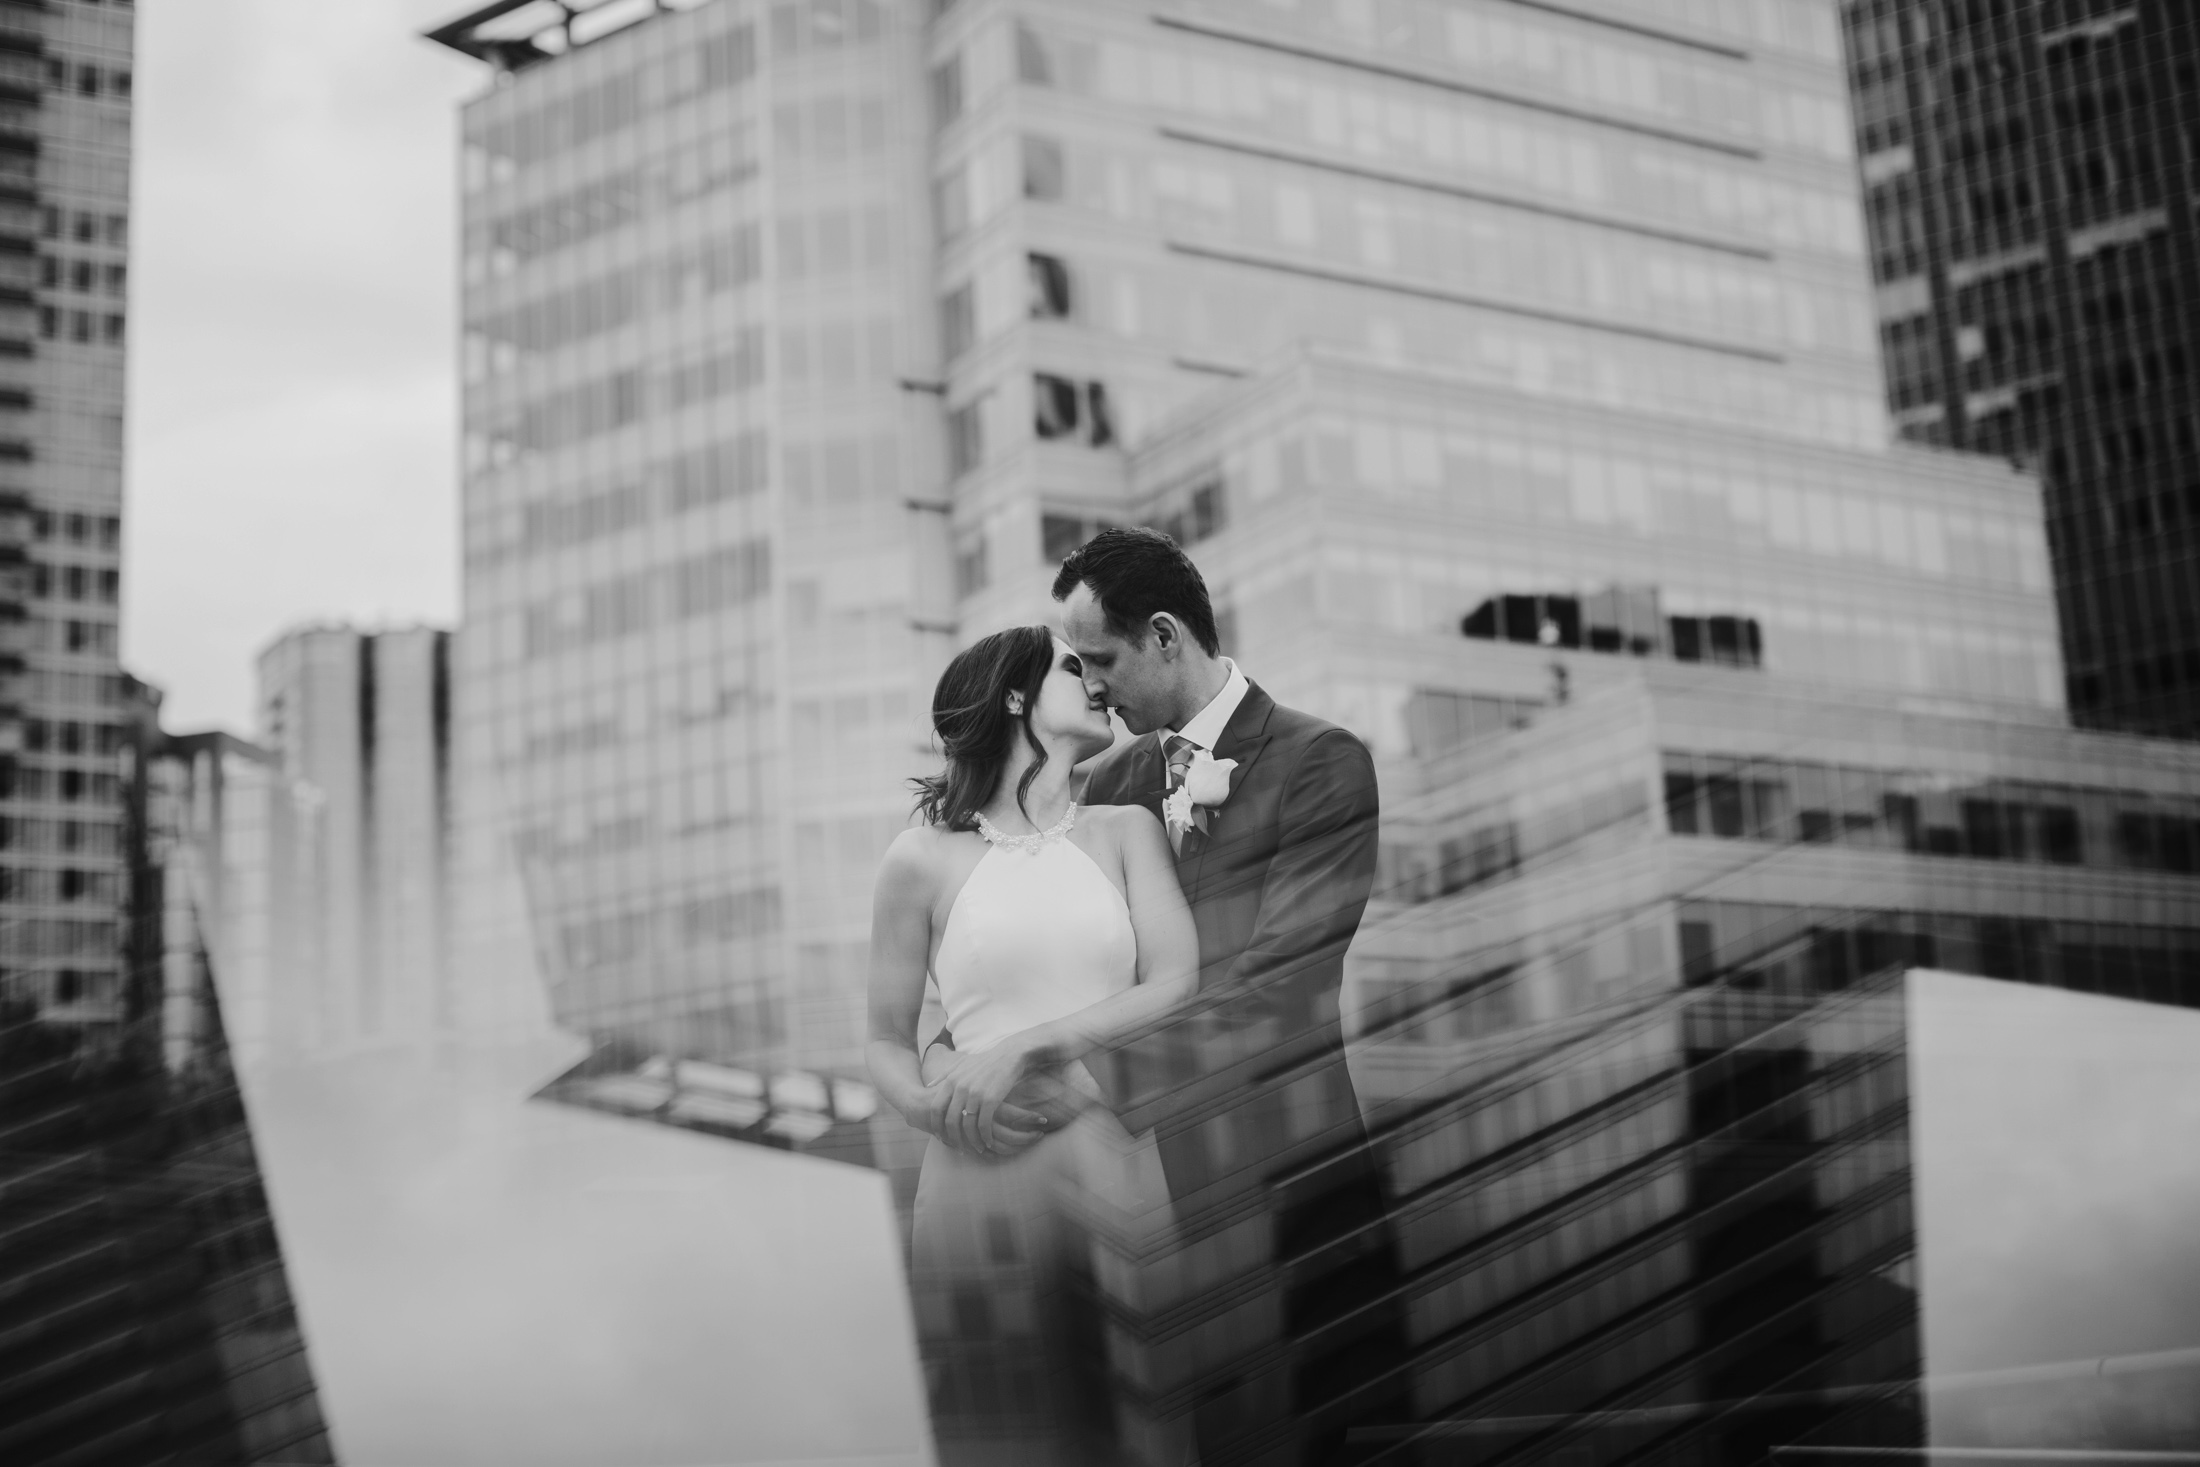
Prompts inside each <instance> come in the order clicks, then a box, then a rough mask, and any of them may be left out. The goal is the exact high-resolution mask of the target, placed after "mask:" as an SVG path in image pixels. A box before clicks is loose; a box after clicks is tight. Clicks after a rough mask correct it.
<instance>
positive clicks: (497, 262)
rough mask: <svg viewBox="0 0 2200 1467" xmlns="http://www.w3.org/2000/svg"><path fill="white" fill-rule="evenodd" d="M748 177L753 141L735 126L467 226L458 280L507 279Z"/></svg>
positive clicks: (752, 161) (744, 129)
mask: <svg viewBox="0 0 2200 1467" xmlns="http://www.w3.org/2000/svg"><path fill="white" fill-rule="evenodd" d="M755 175H756V150H755V138H754V134H753V133H752V132H751V131H750V129H749V128H747V127H746V126H744V125H742V124H740V123H735V124H733V125H731V126H728V127H726V128H723V129H720V130H717V131H714V132H713V133H711V135H710V136H708V137H705V138H701V139H698V140H696V141H694V142H691V143H685V144H682V145H681V146H679V147H676V148H672V149H670V150H668V151H667V152H665V153H664V154H663V155H662V156H660V157H657V158H654V159H651V160H649V161H646V162H643V163H638V164H635V165H633V166H632V167H628V168H624V169H620V170H619V171H617V172H614V173H609V174H606V175H604V176H603V177H601V178H596V179H592V180H590V181H589V182H587V183H585V184H582V185H580V186H579V187H577V188H572V189H568V190H566V191H565V192H563V193H559V194H553V195H551V196H550V197H549V198H547V199H544V200H542V201H541V202H539V203H535V204H530V205H528V206H526V207H525V208H521V209H516V210H514V211H513V212H512V213H509V214H505V215H500V216H498V217H495V218H492V219H488V220H485V221H477V222H472V223H469V224H468V226H467V228H466V250H465V256H464V260H463V263H462V269H463V274H464V278H465V281H466V283H467V284H469V285H478V284H480V283H481V282H482V281H484V280H487V279H491V278H495V277H502V276H505V275H509V274H510V273H512V271H514V270H516V269H518V268H519V267H520V266H521V265H524V264H526V263H527V262H528V261H530V260H533V259H535V258H537V257H538V256H542V255H547V254H552V253H554V252H556V251H558V250H562V249H567V248H570V247H572V246H574V245H579V244H584V243H586V242H587V241H589V240H591V239H595V238H597V237H599V236H601V235H605V234H610V233H612V232H614V231H616V230H620V229H624V228H626V227H627V226H628V225H630V224H633V223H635V222H637V221H639V220H641V219H644V218H647V217H649V216H651V215H654V214H661V213H666V212H669V211H670V210H673V209H677V208H680V207H682V206H683V205H686V204H689V203H692V202H694V201H695V200H697V199H700V198H704V197H706V196H708V195H710V194H714V193H717V192H719V191H721V190H724V189H729V188H733V187H735V186H736V185H738V184H742V183H745V182H747V181H748V180H749V179H751V178H753V177H754V176H755Z"/></svg>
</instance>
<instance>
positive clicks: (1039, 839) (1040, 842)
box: [978, 804, 1077, 856]
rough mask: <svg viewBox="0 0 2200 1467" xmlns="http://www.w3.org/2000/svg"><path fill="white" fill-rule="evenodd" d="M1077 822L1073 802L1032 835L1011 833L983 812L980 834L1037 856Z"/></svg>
mask: <svg viewBox="0 0 2200 1467" xmlns="http://www.w3.org/2000/svg"><path fill="white" fill-rule="evenodd" d="M1076 823H1077V807H1076V805H1074V804H1072V805H1071V806H1070V807H1069V808H1068V809H1067V810H1064V811H1063V812H1062V818H1061V819H1059V820H1057V821H1055V822H1054V823H1053V824H1052V825H1050V826H1048V827H1047V828H1046V829H1045V830H1041V831H1036V832H1034V833H1033V834H1031V835H1010V834H1009V833H1008V832H1007V831H1005V830H1003V829H1001V827H999V826H998V825H995V824H994V823H993V822H992V821H990V820H988V819H986V818H985V815H984V814H983V813H982V812H981V813H980V814H979V816H978V834H980V835H982V836H984V837H985V838H986V840H987V841H988V842H989V843H991V844H993V845H997V846H1000V847H1002V848H1003V849H1004V850H1011V851H1020V852H1022V853H1023V854H1024V855H1027V856H1036V855H1037V854H1039V852H1040V851H1042V850H1044V849H1045V848H1046V847H1048V846H1050V845H1053V844H1054V843H1055V842H1056V841H1058V840H1060V839H1061V838H1062V837H1063V836H1065V835H1068V834H1069V828H1070V827H1071V826H1072V825H1074V824H1076Z"/></svg>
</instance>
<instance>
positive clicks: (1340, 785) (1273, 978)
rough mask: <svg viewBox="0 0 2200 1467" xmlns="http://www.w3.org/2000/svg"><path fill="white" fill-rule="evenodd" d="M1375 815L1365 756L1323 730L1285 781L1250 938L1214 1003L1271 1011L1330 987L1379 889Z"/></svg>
mask: <svg viewBox="0 0 2200 1467" xmlns="http://www.w3.org/2000/svg"><path fill="white" fill-rule="evenodd" d="M1379 814H1380V799H1379V797H1378V795H1377V793H1376V786H1375V763H1374V760H1373V759H1372V758H1370V757H1369V755H1368V752H1367V746H1366V745H1365V744H1363V743H1361V742H1360V741H1359V740H1358V739H1357V738H1355V737H1353V735H1352V734H1350V733H1348V732H1347V731H1345V730H1344V729H1341V728H1331V729H1325V730H1324V731H1323V732H1322V733H1320V734H1319V735H1317V736H1316V737H1315V738H1314V740H1313V741H1312V742H1311V743H1309V744H1308V745H1307V747H1306V748H1305V749H1304V750H1303V751H1302V752H1301V753H1300V755H1299V758H1298V760H1297V763H1296V764H1295V765H1294V766H1293V768H1292V770H1291V772H1290V774H1289V775H1288V776H1287V777H1286V779H1285V782H1284V788H1283V795H1282V803H1281V807H1280V812H1279V816H1278V822H1277V824H1278V831H1277V847H1276V854H1275V858H1274V859H1273V860H1272V861H1271V862H1270V863H1269V866H1268V873H1267V879H1266V880H1265V881H1264V882H1263V883H1262V886H1261V894H1260V908H1259V912H1258V915H1257V916H1256V917H1255V919H1254V924H1253V931H1252V935H1251V937H1250V939H1249V940H1248V941H1247V942H1246V944H1245V947H1244V949H1243V950H1242V951H1241V952H1239V953H1238V954H1237V955H1236V956H1235V957H1234V958H1233V959H1232V960H1231V962H1230V964H1229V966H1228V968H1227V969H1225V970H1224V971H1223V972H1222V973H1221V974H1220V975H1210V979H1209V983H1208V985H1207V987H1208V988H1209V989H1210V991H1212V992H1213V993H1214V994H1215V996H1216V997H1217V998H1219V999H1222V1000H1224V1001H1226V1002H1232V1001H1247V1000H1250V1001H1252V1002H1253V1003H1254V1004H1255V1006H1256V1007H1261V1008H1265V1007H1267V1006H1268V1004H1269V1003H1271V1002H1275V1003H1281V1002H1284V1001H1285V1000H1286V994H1285V993H1284V992H1283V991H1280V990H1281V989H1292V988H1296V987H1297V984H1296V982H1295V980H1297V979H1301V978H1307V979H1312V980H1313V981H1315V982H1316V983H1322V982H1325V981H1326V982H1327V983H1328V984H1330V985H1333V984H1334V981H1335V970H1336V967H1337V965H1338V964H1339V963H1340V962H1341V961H1342V960H1343V957H1344V950H1345V948H1346V947H1347V946H1348V945H1349V944H1350V943H1351V941H1352V934H1353V933H1354V932H1356V931H1358V930H1359V926H1360V917H1361V914H1362V913H1364V912H1365V911H1366V909H1367V899H1368V894H1369V892H1370V891H1371V890H1372V889H1373V887H1374V885H1375V856H1376V845H1377V837H1378V834H1379V830H1378V826H1379V822H1378V816H1379ZM1329 1001H1330V1002H1331V1003H1333V1002H1334V994H1333V993H1332V994H1330V995H1329ZM1326 1017H1334V1014H1333V1013H1332V1014H1331V1015H1328V1016H1326Z"/></svg>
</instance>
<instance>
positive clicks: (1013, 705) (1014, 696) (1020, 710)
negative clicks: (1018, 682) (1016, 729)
mask: <svg viewBox="0 0 2200 1467" xmlns="http://www.w3.org/2000/svg"><path fill="white" fill-rule="evenodd" d="M1008 716H1009V717H1010V718H1021V717H1023V716H1024V695H1023V694H1022V693H1010V694H1009V695H1008Z"/></svg>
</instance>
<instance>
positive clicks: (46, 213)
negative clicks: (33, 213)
mask: <svg viewBox="0 0 2200 1467" xmlns="http://www.w3.org/2000/svg"><path fill="white" fill-rule="evenodd" d="M39 219H40V232H41V233H43V234H44V235H45V237H46V238H47V239H60V238H62V237H64V234H65V235H66V237H67V238H69V239H73V240H75V241H76V242H77V243H78V244H101V243H104V244H107V245H109V246H111V247H113V248H115V249H118V250H119V249H123V248H125V247H126V246H128V244H129V243H130V216H129V215H127V214H99V213H94V212H93V211H91V210H89V209H63V208H61V207H59V206H58V205H54V204H48V205H46V206H45V207H44V208H43V209H41V210H40V211H39Z"/></svg>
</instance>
